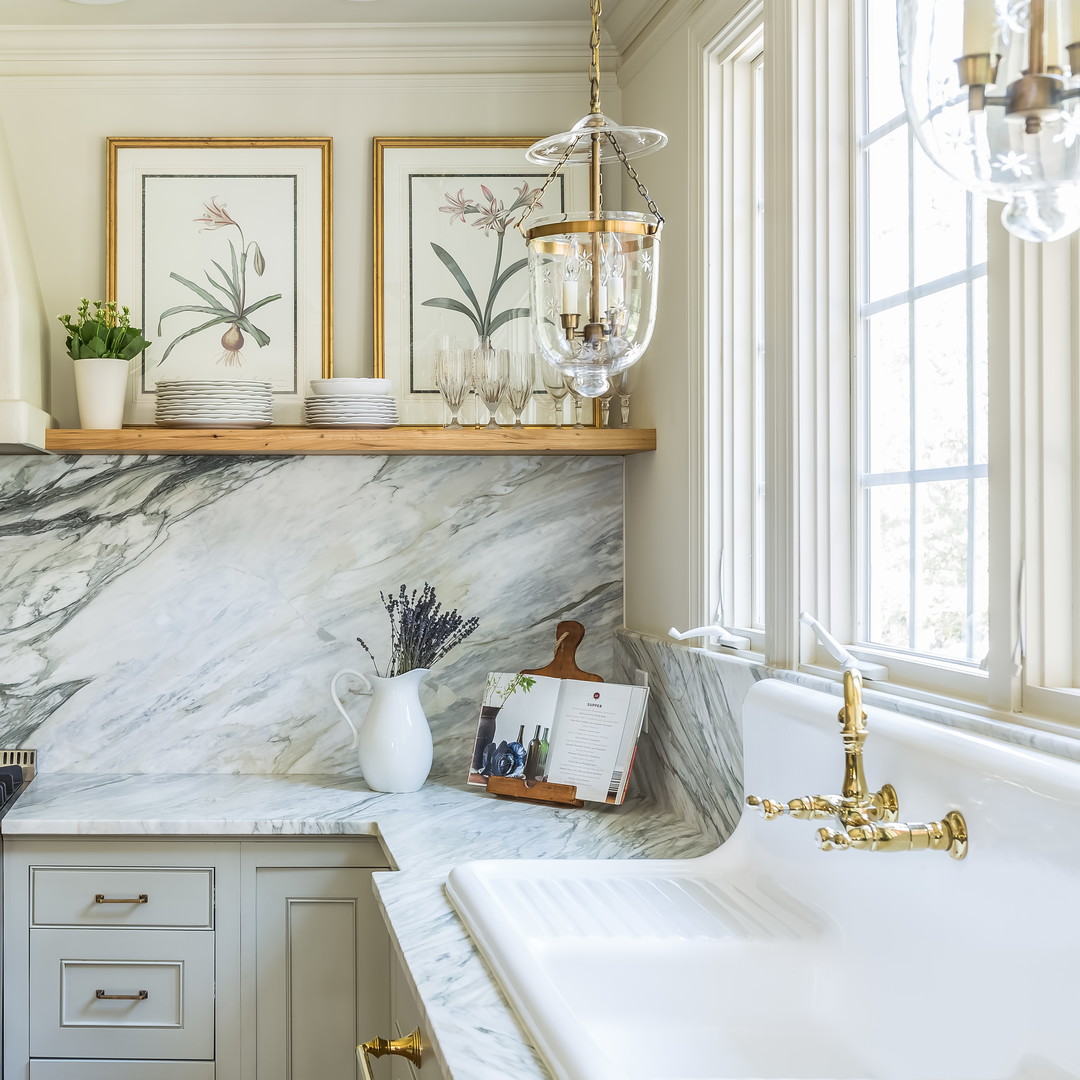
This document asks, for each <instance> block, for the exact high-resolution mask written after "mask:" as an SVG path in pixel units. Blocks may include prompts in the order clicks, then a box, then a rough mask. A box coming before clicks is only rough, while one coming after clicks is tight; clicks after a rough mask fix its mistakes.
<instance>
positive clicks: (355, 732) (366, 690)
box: [330, 668, 374, 750]
mask: <svg viewBox="0 0 1080 1080" xmlns="http://www.w3.org/2000/svg"><path fill="white" fill-rule="evenodd" d="M342 675H352V677H353V678H354V679H359V680H360V682H361V684H362V686H361V690H360V693H362V694H370V693H371V692H372V691H373V690H374V687H373V686H372V685H371V682H370V681H369V680H368V677H367V676H366V675H361V674H360V672H359V671H353V670H352V669H351V668H342V669H341V671H339V672H338V673H337V674H336V675H335V676H334V677H333V678H332V679H331V680H330V697H331V699H332V700H333V702H334V704H335V705H336V706H337V711H338V712H339V713H341V715H342V716H343V717H345V723H346V724H348V725H349V727H350V729H351V730H352V749H353V750H355V749H356V746H357V743H359V741H360V729H359V728H358V727H357V726H356V724H354V723H353V721H352V717H351V716H350V715H349V714H348V713H347V712H346V711H345V706H344V705H342V704H341V699H340V698H339V697H338V693H337V681H338V679H340V678H341V676H342ZM361 723H363V721H361Z"/></svg>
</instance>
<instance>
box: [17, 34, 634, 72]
mask: <svg viewBox="0 0 1080 1080" xmlns="http://www.w3.org/2000/svg"><path fill="white" fill-rule="evenodd" d="M586 44H587V43H586V42H585V41H584V40H583V39H582V36H581V25H580V24H579V23H572V22H562V23H544V22H531V23H488V24H483V25H476V24H472V25H462V24H460V23H424V24H419V25H404V24H397V23H395V24H390V23H384V24H371V25H356V24H353V23H348V24H334V25H327V24H322V25H317V26H314V25H313V26H296V25H257V26H251V25H238V24H231V25H221V26H213V27H208V26H176V25H174V26H119V27H112V26H79V27H74V26H8V27H5V28H4V34H3V39H2V41H0V65H2V70H3V72H4V74H7V75H44V74H56V75H60V74H67V75H99V74H100V75H104V74H110V75H116V74H117V66H118V65H122V66H123V69H124V73H125V74H136V75H140V74H142V75H147V74H181V73H188V74H198V75H208V74H212V73H214V72H218V73H226V72H228V73H251V74H258V73H260V72H261V73H271V72H280V73H298V74H305V73H311V74H320V73H327V71H328V70H329V71H330V72H331V73H333V74H335V75H345V74H366V73H391V72H393V73H400V72H406V71H414V72H416V71H419V72H432V73H438V72H448V73H449V72H470V71H471V72H494V71H508V72H566V73H570V72H579V71H584V70H585V67H586V64H587V60H588V55H587V50H586ZM603 51H604V53H605V54H606V55H605V57H604V62H605V64H606V65H607V67H608V70H612V69H613V66H614V63H615V61H616V60H617V56H616V54H615V52H614V50H613V49H612V48H611V47H610V46H606V47H605V49H604V50H603ZM328 65H329V69H328Z"/></svg>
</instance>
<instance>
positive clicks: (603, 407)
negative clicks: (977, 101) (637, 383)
mask: <svg viewBox="0 0 1080 1080" xmlns="http://www.w3.org/2000/svg"><path fill="white" fill-rule="evenodd" d="M614 396H615V383H614V381H613V380H612V379H608V384H607V389H606V390H605V391H604V392H603V393H602V394H601V395H600V426H601V427H604V428H606V427H609V426H610V424H609V421H610V419H611V399H612V398H613V397H614Z"/></svg>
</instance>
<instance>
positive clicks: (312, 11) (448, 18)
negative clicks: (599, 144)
mask: <svg viewBox="0 0 1080 1080" xmlns="http://www.w3.org/2000/svg"><path fill="white" fill-rule="evenodd" d="M635 6H637V7H645V6H649V5H648V4H642V3H640V0H605V2H604V16H605V18H606V16H608V15H611V16H612V17H616V16H617V14H618V9H619V8H620V7H623V8H625V9H629V8H632V7H635ZM651 6H652V7H654V8H656V7H659V6H660V5H659V2H656V3H652V4H651ZM588 18H589V3H588V0H539V2H537V0H362V2H357V0H123V2H121V3H102V2H101V0H95V2H94V3H90V2H83V3H76V2H74V0H0V24H7V25H28V26H79V25H81V26H151V25H158V26H161V25H213V24H223V23H227V24H237V23H258V24H263V25H265V24H281V23H303V24H308V25H318V24H320V23H324V24H326V23H328V24H335V23H337V24H340V23H358V24H362V23H384V24H385V23H398V24H400V23H489V22H495V23H515V22H528V23H535V22H578V21H581V22H587V21H588Z"/></svg>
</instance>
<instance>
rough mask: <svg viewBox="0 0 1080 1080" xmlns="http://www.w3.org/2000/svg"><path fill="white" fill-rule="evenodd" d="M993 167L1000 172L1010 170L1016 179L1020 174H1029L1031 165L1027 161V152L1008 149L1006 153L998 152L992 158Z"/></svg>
mask: <svg viewBox="0 0 1080 1080" xmlns="http://www.w3.org/2000/svg"><path fill="white" fill-rule="evenodd" d="M994 168H995V169H1000V170H1001V171H1002V172H1010V173H1012V174H1013V176H1015V177H1016V178H1017V179H1018V180H1019V179H1020V177H1022V176H1031V166H1030V165H1028V163H1027V154H1019V153H1017V152H1016V151H1015V150H1010V151H1009V152H1008V153H1007V154H998V155H997V157H995V158H994Z"/></svg>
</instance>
